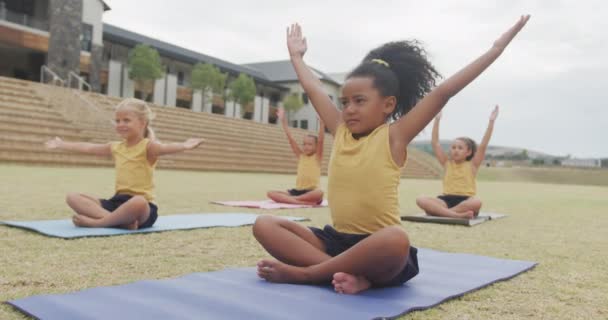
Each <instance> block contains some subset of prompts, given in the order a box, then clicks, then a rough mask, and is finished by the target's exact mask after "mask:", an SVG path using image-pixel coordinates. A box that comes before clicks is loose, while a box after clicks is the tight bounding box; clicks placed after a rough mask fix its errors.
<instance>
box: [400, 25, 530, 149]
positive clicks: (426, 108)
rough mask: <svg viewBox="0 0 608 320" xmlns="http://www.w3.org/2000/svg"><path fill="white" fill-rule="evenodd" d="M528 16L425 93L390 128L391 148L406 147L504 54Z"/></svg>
mask: <svg viewBox="0 0 608 320" xmlns="http://www.w3.org/2000/svg"><path fill="white" fill-rule="evenodd" d="M529 18H530V16H529V15H526V16H521V18H520V19H519V21H517V23H516V24H515V25H514V26H512V27H511V28H510V29H509V30H507V32H505V33H504V34H503V35H502V36H501V37H500V38H498V40H496V41H495V42H494V45H493V46H492V48H490V50H488V51H487V52H486V53H484V54H483V55H482V56H480V57H479V58H477V59H476V60H474V61H473V62H471V63H470V64H469V65H467V66H466V67H464V68H463V69H461V70H460V71H458V72H457V73H456V74H454V75H453V76H451V77H450V78H448V79H446V80H445V81H444V82H443V83H441V84H440V85H439V86H437V87H436V88H435V89H433V91H431V92H430V93H429V94H427V95H426V96H425V97H424V98H423V99H422V100H420V102H418V104H416V106H415V107H414V108H413V109H412V110H411V111H410V112H408V113H407V114H406V115H405V116H403V117H402V118H401V119H399V120H397V121H396V122H395V123H394V125H392V126H391V133H390V134H391V141H392V142H393V143H392V144H393V145H401V146H407V145H408V144H409V143H410V141H412V139H413V138H414V137H415V136H416V135H418V133H420V131H422V129H424V127H426V125H427V124H428V123H429V122H430V121H431V120H432V119H433V117H435V115H436V114H437V113H439V111H441V109H442V108H443V107H444V106H445V104H446V103H447V102H448V100H450V98H452V97H453V96H454V95H455V94H457V93H458V92H459V91H460V90H462V89H463V88H464V87H466V86H467V85H468V84H469V83H471V82H472V81H473V80H475V78H477V76H479V75H480V74H481V73H482V72H483V71H484V70H485V69H486V68H488V67H489V66H490V65H491V64H492V63H493V62H494V61H495V60H496V59H497V58H498V57H499V56H500V55H501V54H502V52H503V51H504V49H505V48H506V47H507V45H508V44H509V43H510V42H511V40H513V38H514V37H515V36H516V35H517V34H518V33H519V31H520V30H521V29H522V28H523V27H524V26H525V25H526V23H527V22H528V19H529Z"/></svg>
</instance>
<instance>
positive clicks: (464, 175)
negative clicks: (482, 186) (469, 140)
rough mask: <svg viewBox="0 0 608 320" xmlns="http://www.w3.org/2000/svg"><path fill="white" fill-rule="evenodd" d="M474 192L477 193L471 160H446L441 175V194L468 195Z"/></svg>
mask: <svg viewBox="0 0 608 320" xmlns="http://www.w3.org/2000/svg"><path fill="white" fill-rule="evenodd" d="M475 193H477V183H476V182H475V175H474V174H473V165H472V164H471V161H463V162H461V163H456V162H454V161H451V160H448V161H447V162H446V165H445V174H444V176H443V194H446V195H447V194H449V195H457V196H469V197H470V196H474V195H475Z"/></svg>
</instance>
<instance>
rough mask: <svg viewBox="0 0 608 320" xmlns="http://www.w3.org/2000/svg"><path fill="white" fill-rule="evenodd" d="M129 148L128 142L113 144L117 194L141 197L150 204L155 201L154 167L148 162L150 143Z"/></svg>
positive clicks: (146, 142)
mask: <svg viewBox="0 0 608 320" xmlns="http://www.w3.org/2000/svg"><path fill="white" fill-rule="evenodd" d="M149 141H150V140H148V139H147V138H146V139H143V140H141V141H140V142H139V143H138V144H136V145H134V146H131V147H127V144H126V142H124V141H123V142H114V143H112V157H113V158H114V166H115V168H116V193H117V194H118V193H123V194H129V195H141V196H143V197H144V198H146V200H148V201H149V202H152V201H153V200H154V167H155V166H156V163H155V164H154V165H150V163H149V162H148V152H147V148H148V142H149Z"/></svg>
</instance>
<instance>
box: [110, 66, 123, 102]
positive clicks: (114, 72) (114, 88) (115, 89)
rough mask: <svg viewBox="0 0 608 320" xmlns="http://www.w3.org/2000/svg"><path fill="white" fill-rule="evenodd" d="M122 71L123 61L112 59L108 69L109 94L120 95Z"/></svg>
mask: <svg viewBox="0 0 608 320" xmlns="http://www.w3.org/2000/svg"><path fill="white" fill-rule="evenodd" d="M121 72H122V63H120V62H118V61H116V60H110V63H109V70H108V95H109V96H113V97H120V77H121Z"/></svg>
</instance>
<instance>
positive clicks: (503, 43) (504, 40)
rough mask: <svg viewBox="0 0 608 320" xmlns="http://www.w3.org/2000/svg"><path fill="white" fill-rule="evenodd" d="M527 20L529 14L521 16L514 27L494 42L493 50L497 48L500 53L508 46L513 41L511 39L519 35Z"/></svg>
mask: <svg viewBox="0 0 608 320" xmlns="http://www.w3.org/2000/svg"><path fill="white" fill-rule="evenodd" d="M529 19H530V15H529V14H528V15H523V16H521V17H520V18H519V20H518V21H517V23H515V25H513V26H512V27H511V28H510V29H509V30H507V32H505V33H503V34H502V35H501V36H500V38H498V39H497V40H496V41H495V42H494V48H497V49H499V50H500V51H502V50H504V49H505V48H506V47H507V46H508V45H509V43H510V42H511V40H513V38H515V36H516V35H517V34H518V33H519V31H521V29H523V27H524V26H525V25H526V23H528V20H529Z"/></svg>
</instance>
